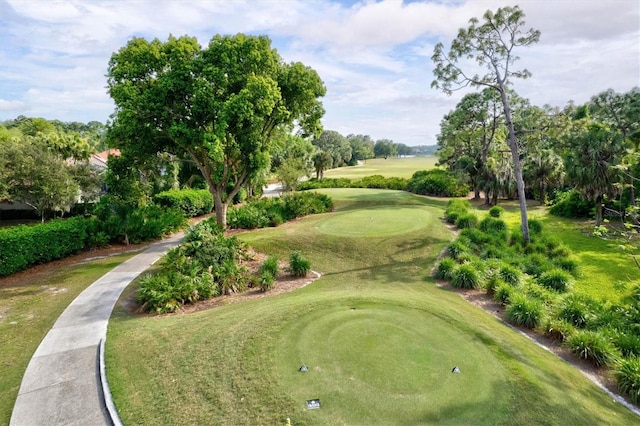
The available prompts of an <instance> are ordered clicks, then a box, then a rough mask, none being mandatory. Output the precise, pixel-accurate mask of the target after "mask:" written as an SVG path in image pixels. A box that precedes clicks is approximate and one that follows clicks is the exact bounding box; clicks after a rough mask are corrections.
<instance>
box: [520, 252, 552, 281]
mask: <svg viewBox="0 0 640 426" xmlns="http://www.w3.org/2000/svg"><path fill="white" fill-rule="evenodd" d="M522 265H523V270H524V272H525V274H528V275H531V276H533V277H539V276H540V275H542V274H543V273H544V272H545V271H547V270H549V269H550V268H552V267H553V264H552V263H551V261H549V259H547V257H546V256H543V255H542V254H540V253H532V254H528V255H526V256H525V258H524V260H523V263H522Z"/></svg>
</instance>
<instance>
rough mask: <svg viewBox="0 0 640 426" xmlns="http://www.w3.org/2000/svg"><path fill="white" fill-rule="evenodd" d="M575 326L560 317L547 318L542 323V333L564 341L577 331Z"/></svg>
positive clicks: (557, 340)
mask: <svg viewBox="0 0 640 426" xmlns="http://www.w3.org/2000/svg"><path fill="white" fill-rule="evenodd" d="M575 330H576V329H575V327H574V326H573V325H571V324H569V323H568V322H567V321H565V320H562V319H558V318H553V317H550V318H547V319H545V320H544V322H543V324H542V334H544V335H545V336H546V337H548V338H550V339H551V340H554V341H556V342H561V343H562V342H564V341H565V340H567V338H569V336H571V334H573V333H574V332H575Z"/></svg>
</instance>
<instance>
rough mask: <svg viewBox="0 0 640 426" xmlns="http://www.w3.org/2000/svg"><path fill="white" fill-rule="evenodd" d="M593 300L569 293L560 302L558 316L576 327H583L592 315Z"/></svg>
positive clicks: (593, 309) (593, 308)
mask: <svg viewBox="0 0 640 426" xmlns="http://www.w3.org/2000/svg"><path fill="white" fill-rule="evenodd" d="M594 304H595V301H593V300H592V299H590V298H589V297H587V296H582V295H578V294H570V295H568V296H567V297H565V298H564V300H563V301H562V303H561V306H560V311H559V312H558V318H560V319H563V320H565V321H567V322H569V323H570V324H573V325H574V326H576V327H579V328H584V327H586V325H587V323H588V322H589V321H590V320H591V319H592V318H593V317H594V311H595V307H594Z"/></svg>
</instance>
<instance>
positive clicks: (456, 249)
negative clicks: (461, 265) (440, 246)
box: [447, 239, 469, 259]
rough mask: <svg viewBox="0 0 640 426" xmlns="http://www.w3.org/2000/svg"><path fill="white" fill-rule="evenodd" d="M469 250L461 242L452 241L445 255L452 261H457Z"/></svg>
mask: <svg viewBox="0 0 640 426" xmlns="http://www.w3.org/2000/svg"><path fill="white" fill-rule="evenodd" d="M468 252H469V248H468V247H467V246H466V245H464V244H463V243H462V241H460V240H459V239H458V240H454V241H452V242H451V243H450V244H449V245H448V246H447V254H448V255H449V257H451V258H453V259H459V258H460V256H461V255H462V254H464V253H468Z"/></svg>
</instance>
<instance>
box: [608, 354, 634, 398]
mask: <svg viewBox="0 0 640 426" xmlns="http://www.w3.org/2000/svg"><path fill="white" fill-rule="evenodd" d="M614 376H615V378H616V381H617V386H618V392H620V393H621V394H623V395H626V396H628V397H629V399H630V400H631V402H633V403H634V404H636V405H638V404H640V358H628V359H624V360H622V361H620V362H619V363H618V365H617V366H616V369H615V372H614Z"/></svg>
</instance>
